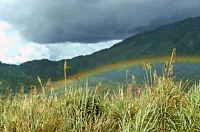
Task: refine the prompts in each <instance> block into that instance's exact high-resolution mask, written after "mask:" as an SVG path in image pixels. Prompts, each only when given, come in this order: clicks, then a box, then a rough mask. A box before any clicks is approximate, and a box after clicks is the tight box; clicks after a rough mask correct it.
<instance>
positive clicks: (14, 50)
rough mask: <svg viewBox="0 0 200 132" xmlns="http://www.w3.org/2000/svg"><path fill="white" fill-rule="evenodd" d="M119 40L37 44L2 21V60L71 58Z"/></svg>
mask: <svg viewBox="0 0 200 132" xmlns="http://www.w3.org/2000/svg"><path fill="white" fill-rule="evenodd" d="M119 41H120V40H115V41H108V42H101V43H98V44H80V43H62V44H37V43H33V42H29V41H26V40H24V39H23V38H22V37H21V36H20V35H19V33H18V32H17V31H16V30H14V29H13V28H12V26H11V25H9V24H8V23H6V22H1V21H0V61H1V62H3V63H8V64H21V63H23V62H26V61H31V60H35V59H43V58H45V59H50V60H60V59H69V58H73V57H75V56H78V55H87V54H91V53H93V52H95V51H98V50H100V49H104V48H108V47H110V46H112V45H113V44H115V43H117V42H119Z"/></svg>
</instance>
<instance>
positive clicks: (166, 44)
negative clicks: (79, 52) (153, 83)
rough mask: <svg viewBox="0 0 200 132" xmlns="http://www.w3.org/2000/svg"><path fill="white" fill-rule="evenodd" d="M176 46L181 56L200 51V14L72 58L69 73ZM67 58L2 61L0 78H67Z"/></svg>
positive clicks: (19, 82) (154, 54)
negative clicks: (21, 61)
mask: <svg viewBox="0 0 200 132" xmlns="http://www.w3.org/2000/svg"><path fill="white" fill-rule="evenodd" d="M174 47H176V49H177V54H178V56H199V55H200V17H196V18H188V19H185V20H182V21H178V22H175V23H172V24H168V25H164V26H161V27H159V28H157V29H154V30H150V31H145V32H143V33H139V34H137V35H134V36H131V37H129V38H127V39H125V40H124V41H122V42H120V43H117V44H115V45H114V46H112V47H111V48H109V49H104V50H101V51H98V52H95V53H93V54H91V55H86V56H78V57H75V58H73V59H69V60H67V62H68V65H69V66H70V67H71V68H70V69H69V70H68V75H73V74H76V73H79V72H83V71H85V70H89V69H92V68H96V67H98V66H102V65H107V64H112V63H116V62H119V61H125V60H130V59H138V58H150V57H157V56H166V55H169V54H170V52H171V50H172V49H173V48H174ZM63 61H64V60H61V61H57V62H53V61H49V60H46V59H44V60H37V61H30V62H26V63H23V64H21V65H20V66H13V65H12V66H11V65H5V64H0V71H1V75H0V80H3V81H5V82H6V84H12V86H11V87H15V88H17V87H20V86H21V85H22V84H30V83H34V82H36V81H37V80H36V78H37V75H39V76H40V77H41V78H42V80H44V81H45V80H47V79H48V78H52V80H53V81H55V80H59V79H62V78H63ZM10 82H12V83H10ZM16 82H17V84H15V83H16ZM4 86H5V85H4ZM1 87H2V86H1Z"/></svg>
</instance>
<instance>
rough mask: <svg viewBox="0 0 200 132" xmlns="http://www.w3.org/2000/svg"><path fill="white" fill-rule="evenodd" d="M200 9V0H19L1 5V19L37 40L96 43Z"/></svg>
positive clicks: (182, 17) (176, 18) (191, 15)
mask: <svg viewBox="0 0 200 132" xmlns="http://www.w3.org/2000/svg"><path fill="white" fill-rule="evenodd" d="M199 9H200V1H199V0H16V2H13V3H12V4H0V12H1V13H0V19H1V20H4V21H7V22H9V23H11V24H12V25H13V26H14V28H16V30H18V31H19V33H20V34H21V35H22V36H23V37H24V38H25V39H28V40H30V41H33V42H37V43H59V42H82V43H94V42H100V41H107V40H114V39H123V38H125V37H127V36H129V35H132V34H135V33H137V32H140V31H143V30H145V29H151V28H154V27H157V26H159V25H162V24H165V23H168V22H173V21H176V20H180V19H184V18H187V17H193V16H198V15H200V10H199ZM2 12H3V13H2Z"/></svg>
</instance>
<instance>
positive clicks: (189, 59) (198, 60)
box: [54, 56, 200, 87]
mask: <svg viewBox="0 0 200 132" xmlns="http://www.w3.org/2000/svg"><path fill="white" fill-rule="evenodd" d="M169 60H170V56H165V57H154V58H145V59H134V60H128V61H121V62H117V63H114V64H110V65H104V66H100V67H97V68H95V69H91V70H87V71H84V72H82V73H79V76H80V78H90V77H93V76H95V75H98V74H101V73H107V72H110V71H114V70H120V69H125V68H128V67H133V68H134V67H135V66H142V65H143V63H145V62H150V63H152V64H163V65H164V63H165V61H169ZM176 60H177V62H176V63H182V64H200V56H177V57H176ZM73 80H74V76H69V77H68V80H67V81H68V83H71V82H73ZM63 85H64V80H61V81H57V82H54V86H55V87H60V86H63Z"/></svg>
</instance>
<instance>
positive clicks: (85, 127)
mask: <svg viewBox="0 0 200 132" xmlns="http://www.w3.org/2000/svg"><path fill="white" fill-rule="evenodd" d="M175 55H176V50H175V49H174V50H173V52H172V55H171V59H170V61H169V62H166V63H165V64H164V68H163V75H162V76H158V75H157V74H156V71H152V69H151V64H150V63H149V62H146V63H144V66H143V68H144V70H145V72H146V76H145V82H144V84H143V85H138V84H137V82H136V80H135V77H134V75H132V76H131V79H132V81H131V82H128V81H127V82H126V84H125V85H121V84H120V85H118V89H116V90H115V91H111V90H108V91H107V92H102V91H101V90H102V89H103V84H102V83H98V84H97V85H96V87H95V88H90V87H89V86H88V85H87V84H86V85H85V86H84V87H76V86H72V87H68V88H66V89H65V90H64V91H63V92H62V93H60V94H57V93H55V91H54V90H53V88H52V87H51V89H52V90H51V92H50V93H47V91H46V89H47V87H48V86H49V84H48V83H47V84H46V85H44V84H42V81H41V79H40V78H39V77H38V81H39V83H40V85H41V87H42V92H41V94H40V93H39V94H37V89H36V88H35V87H33V88H32V90H31V92H30V94H24V91H23V89H21V91H20V93H18V94H15V95H12V93H8V94H7V95H8V96H7V97H2V99H1V100H0V131H8V132H12V131H13V132H15V131H16V132H18V131H20V132H23V131H24V132H27V131H34V132H40V131H44V132H46V131H48V132H51V131H52V132H55V131H60V132H63V131H91V132H92V131H134V132H148V131H149V132H152V131H159V132H160V131H161V132H168V131H175V132H176V131H177V132H180V131H184V132H185V131H188V132H195V131H196V132H198V131H200V125H199V122H200V112H199V111H200V84H194V85H192V86H189V85H188V83H187V82H185V83H183V82H182V81H180V82H175V81H174V80H173V67H174V62H176V58H175ZM67 67H68V66H67V64H66V63H65V65H64V74H65V76H66V69H67ZM77 78H78V77H77ZM126 78H128V76H126ZM185 89H189V90H188V91H185Z"/></svg>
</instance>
